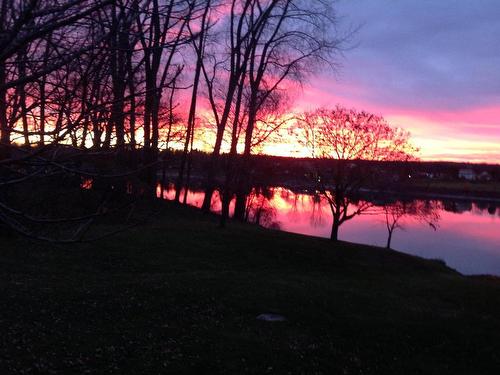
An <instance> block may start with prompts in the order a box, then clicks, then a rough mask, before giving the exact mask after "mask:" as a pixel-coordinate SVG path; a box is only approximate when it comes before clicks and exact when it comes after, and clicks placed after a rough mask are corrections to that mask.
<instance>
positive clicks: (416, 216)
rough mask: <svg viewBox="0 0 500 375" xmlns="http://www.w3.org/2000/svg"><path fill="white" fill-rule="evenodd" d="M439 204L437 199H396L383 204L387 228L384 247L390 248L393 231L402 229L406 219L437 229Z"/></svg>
mask: <svg viewBox="0 0 500 375" xmlns="http://www.w3.org/2000/svg"><path fill="white" fill-rule="evenodd" d="M439 209H440V204H439V202H437V201H421V200H417V201H411V202H405V201H396V202H393V203H387V204H385V205H384V206H383V210H384V216H385V224H386V228H387V244H386V248H387V249H390V248H391V242H392V238H393V233H394V231H395V230H397V229H404V226H405V222H406V220H407V219H410V220H416V221H418V222H421V223H425V224H428V225H429V226H430V227H431V228H432V229H434V230H437V226H438V222H439V219H440V215H439Z"/></svg>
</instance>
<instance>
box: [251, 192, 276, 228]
mask: <svg viewBox="0 0 500 375" xmlns="http://www.w3.org/2000/svg"><path fill="white" fill-rule="evenodd" d="M274 194H275V189H274V188H268V187H255V188H253V189H252V191H251V192H250V194H249V195H248V198H247V206H246V209H245V220H246V221H247V222H249V223H254V224H257V225H262V226H264V227H266V228H273V229H280V224H279V222H277V221H276V208H275V207H273V205H272V203H271V200H272V198H273V196H274Z"/></svg>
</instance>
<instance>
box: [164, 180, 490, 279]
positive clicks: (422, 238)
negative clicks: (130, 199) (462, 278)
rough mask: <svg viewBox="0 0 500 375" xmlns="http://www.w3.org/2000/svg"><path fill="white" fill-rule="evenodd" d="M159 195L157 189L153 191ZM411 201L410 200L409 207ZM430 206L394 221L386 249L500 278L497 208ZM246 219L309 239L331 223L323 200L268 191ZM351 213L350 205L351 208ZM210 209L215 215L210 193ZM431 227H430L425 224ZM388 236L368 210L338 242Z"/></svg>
mask: <svg viewBox="0 0 500 375" xmlns="http://www.w3.org/2000/svg"><path fill="white" fill-rule="evenodd" d="M158 194H159V195H161V194H162V193H161V187H158ZM174 195H175V190H174V187H173V185H169V186H168V187H167V188H166V189H164V190H163V197H164V198H165V199H169V200H171V199H173V198H174ZM203 197H204V193H203V191H196V190H189V191H188V195H187V203H188V204H190V205H192V206H196V207H200V206H201V204H202V202H203ZM415 202H417V201H414V202H413V203H415ZM418 202H420V203H421V204H424V205H426V206H429V205H431V206H432V209H433V211H434V216H433V222H432V223H430V220H427V219H425V220H422V219H421V218H420V219H419V218H417V217H415V216H414V215H411V214H408V215H404V216H403V217H401V218H400V220H399V222H398V224H399V226H400V228H397V229H396V230H395V231H394V233H393V239H392V243H391V248H393V249H395V250H398V251H401V252H405V253H408V254H413V255H417V256H420V257H423V258H428V259H440V260H443V261H445V262H446V264H447V265H448V266H449V267H451V268H454V269H456V270H457V271H459V272H461V273H463V274H467V275H472V274H491V275H498V276H500V207H498V204H497V205H496V206H495V205H494V204H493V203H490V204H488V203H481V202H476V203H475V202H470V201H453V200H446V201H442V200H428V201H418ZM247 205H248V207H249V209H248V219H249V221H253V222H255V221H257V220H258V221H259V224H260V225H262V226H265V227H268V228H273V229H279V230H283V231H286V232H293V233H300V234H306V235H310V236H318V237H329V236H330V231H331V224H332V218H331V213H330V208H329V206H328V204H327V202H326V201H325V200H323V199H318V197H315V196H313V195H311V194H307V193H295V192H292V191H291V190H288V189H285V188H280V187H274V188H268V189H266V193H265V194H264V195H263V194H253V195H252V196H251V197H249V198H248V204H247ZM353 209H355V206H353ZM212 210H213V211H214V212H218V211H219V212H220V200H219V198H218V195H217V194H215V195H214V198H213V200H212ZM430 224H432V225H430ZM387 237H388V231H387V226H386V213H385V212H384V210H383V209H381V207H379V206H377V205H374V207H373V208H372V209H370V210H369V211H367V212H366V214H363V215H358V216H356V217H354V218H353V219H352V220H350V221H348V222H346V223H344V224H343V225H341V227H340V231H339V239H341V240H344V241H350V242H356V243H363V244H367V245H376V246H385V245H386V242H387Z"/></svg>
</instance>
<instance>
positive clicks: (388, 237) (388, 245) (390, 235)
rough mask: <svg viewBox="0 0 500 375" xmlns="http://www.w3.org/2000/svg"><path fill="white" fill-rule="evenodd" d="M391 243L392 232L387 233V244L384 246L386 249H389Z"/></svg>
mask: <svg viewBox="0 0 500 375" xmlns="http://www.w3.org/2000/svg"><path fill="white" fill-rule="evenodd" d="M391 241H392V230H390V231H389V235H388V236H387V244H386V245H385V247H386V249H390V248H391Z"/></svg>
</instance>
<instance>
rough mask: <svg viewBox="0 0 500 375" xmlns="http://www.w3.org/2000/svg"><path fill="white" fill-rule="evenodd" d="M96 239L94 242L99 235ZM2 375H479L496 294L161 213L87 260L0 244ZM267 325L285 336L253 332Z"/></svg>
mask: <svg viewBox="0 0 500 375" xmlns="http://www.w3.org/2000/svg"><path fill="white" fill-rule="evenodd" d="M103 229H104V228H101V230H103ZM0 269H1V272H0V285H1V293H0V298H1V304H2V310H1V315H0V327H1V333H2V335H0V337H1V338H0V340H1V341H0V372H1V373H28V374H29V373H50V372H51V371H52V373H69V372H76V373H85V372H86V371H89V372H91V373H130V374H144V373H154V374H156V373H165V372H168V373H175V374H179V373H180V374H182V373H184V374H187V373H193V374H195V373H205V374H206V373H227V374H234V373H255V374H265V373H279V374H282V373H283V374H286V373H292V374H296V373H303V374H313V373H314V374H318V373H319V374H321V373H324V374H336V373H340V374H361V373H363V374H401V373H404V374H424V373H425V374H471V373H473V374H491V373H494V372H495V369H497V368H499V366H500V355H499V354H498V353H499V349H500V344H499V342H500V334H499V333H498V332H500V282H499V280H498V279H497V278H486V277H464V276H462V275H460V274H458V273H457V272H455V271H453V270H451V269H449V268H447V267H446V266H445V265H444V264H443V263H442V262H439V261H429V260H424V259H420V258H417V257H413V256H409V255H405V254H402V253H397V252H394V251H388V250H384V249H380V248H375V247H369V246H363V245H354V244H349V243H343V242H340V243H336V244H333V243H332V242H330V241H328V240H323V239H319V238H310V237H306V236H300V235H292V234H288V233H282V232H278V231H270V230H264V229H262V228H258V227H254V226H250V225H243V224H237V223H230V225H229V227H228V228H227V229H225V230H222V229H220V228H218V224H217V219H216V218H215V217H213V216H211V215H203V214H201V213H200V212H199V211H198V210H196V209H193V208H178V207H175V206H173V205H171V204H169V203H162V204H161V206H160V207H159V208H158V212H157V214H156V215H155V216H154V217H151V218H150V221H149V222H148V223H146V224H144V225H142V226H140V227H137V228H135V229H132V230H129V231H127V232H126V233H122V234H120V235H118V236H115V237H112V238H109V239H106V240H103V241H101V242H99V243H93V244H78V245H72V246H69V245H65V246H62V245H49V244H40V243H32V242H29V241H27V240H24V239H16V238H10V239H2V251H1V252H0ZM262 313H275V314H280V315H282V316H284V317H285V319H286V321H284V322H265V321H260V320H257V319H256V317H257V316H258V315H260V314H262Z"/></svg>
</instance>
